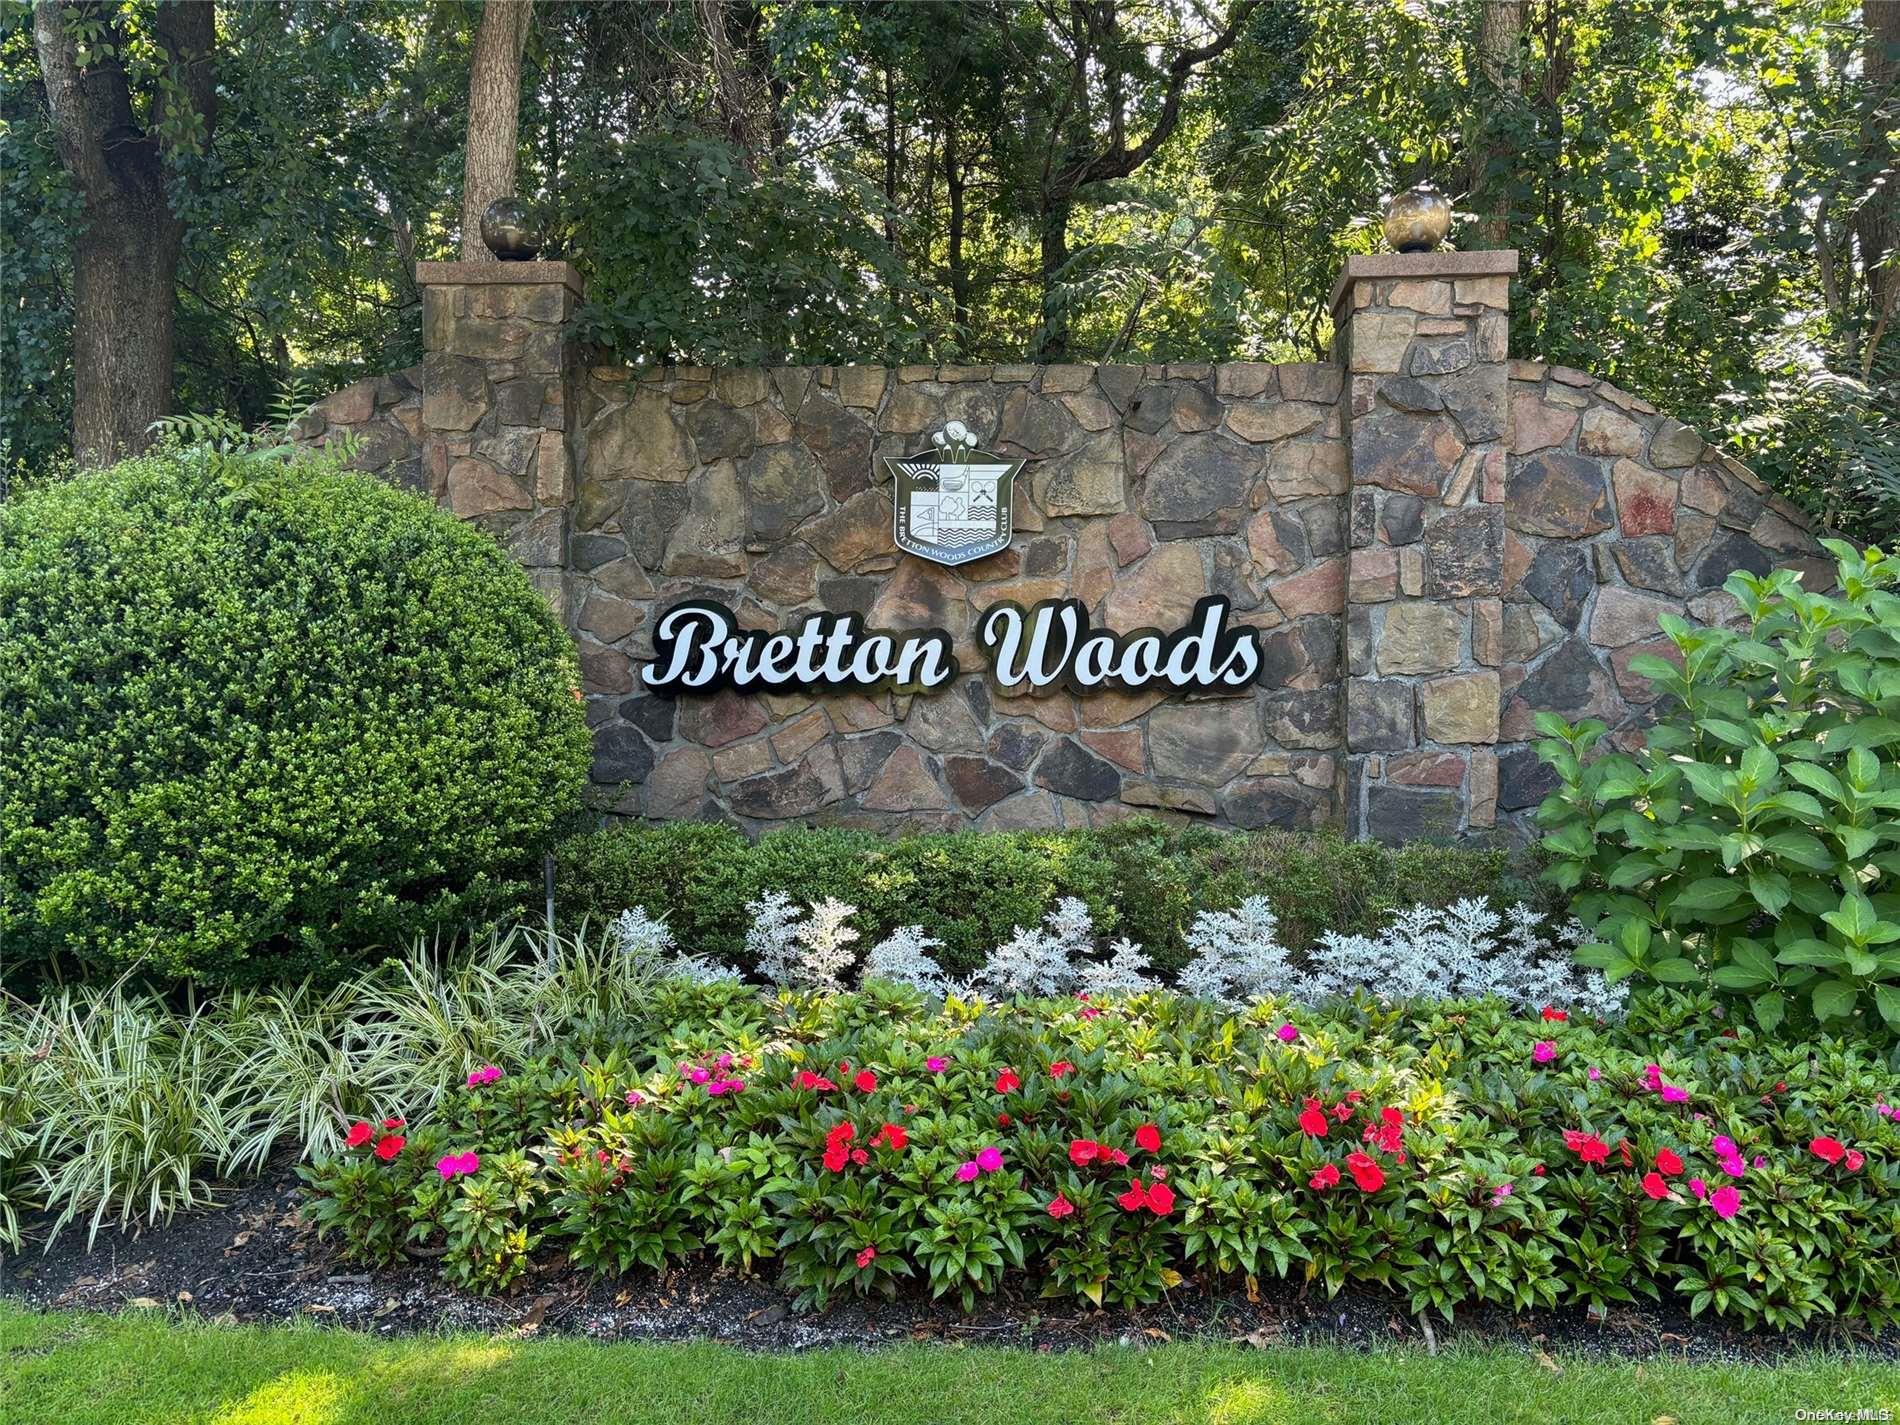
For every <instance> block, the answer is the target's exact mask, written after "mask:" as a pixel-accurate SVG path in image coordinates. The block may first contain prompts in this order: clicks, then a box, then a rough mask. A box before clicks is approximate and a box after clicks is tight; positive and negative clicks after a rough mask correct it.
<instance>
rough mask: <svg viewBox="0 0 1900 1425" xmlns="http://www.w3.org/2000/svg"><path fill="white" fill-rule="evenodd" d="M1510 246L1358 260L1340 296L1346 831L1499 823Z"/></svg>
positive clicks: (1454, 831) (1399, 835)
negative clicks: (1348, 472)
mask: <svg viewBox="0 0 1900 1425" xmlns="http://www.w3.org/2000/svg"><path fill="white" fill-rule="evenodd" d="M1516 271H1517V254H1516V253H1515V252H1429V253H1391V254H1382V255H1378V256H1372V257H1354V258H1349V259H1348V260H1347V264H1346V271H1345V273H1344V274H1343V275H1342V276H1341V277H1340V279H1339V283H1338V285H1337V286H1336V287H1335V288H1334V291H1333V320H1334V329H1335V331H1336V333H1337V339H1336V340H1337V349H1336V351H1335V357H1336V359H1337V360H1338V361H1339V362H1340V363H1341V364H1342V366H1343V367H1344V371H1345V377H1346V388H1345V392H1344V399H1345V401H1346V419H1347V422H1348V431H1349V434H1350V444H1351V458H1352V487H1351V493H1350V495H1349V496H1348V500H1349V502H1350V503H1349V508H1348V520H1349V529H1350V537H1349V542H1350V545H1351V554H1350V559H1349V563H1348V571H1347V584H1346V647H1347V673H1348V680H1347V686H1346V746H1347V754H1348V755H1347V772H1346V778H1347V780H1346V824H1347V831H1348V834H1349V835H1353V836H1368V837H1376V838H1378V839H1380V840H1385V841H1394V842H1396V841H1402V840H1405V839H1407V838H1410V837H1418V836H1438V837H1451V836H1456V835H1459V834H1461V833H1464V832H1467V831H1482V830H1483V829H1485V828H1488V827H1490V826H1491V825H1492V824H1493V823H1494V821H1495V820H1496V804H1497V754H1496V751H1495V744H1496V743H1497V740H1498V721H1499V710H1500V692H1501V690H1500V687H1499V680H1498V664H1499V663H1500V662H1501V661H1502V655H1501V647H1500V645H1501V630H1502V622H1503V605H1502V602H1501V595H1502V594H1503V580H1504V569H1503V564H1504V509H1503V502H1504V490H1505V464H1506V452H1507V447H1508V430H1507V426H1508V422H1509V413H1510V403H1509V400H1508V396H1507V391H1508V384H1507V383H1508V380H1509V370H1510V367H1509V355H1508V336H1509V331H1508V328H1509V293H1510V279H1511V274H1513V273H1515V272H1516Z"/></svg>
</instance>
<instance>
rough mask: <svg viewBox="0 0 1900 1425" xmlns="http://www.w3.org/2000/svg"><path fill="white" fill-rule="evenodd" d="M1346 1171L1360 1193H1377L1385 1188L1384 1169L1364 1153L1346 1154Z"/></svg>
mask: <svg viewBox="0 0 1900 1425" xmlns="http://www.w3.org/2000/svg"><path fill="white" fill-rule="evenodd" d="M1346 1171H1347V1172H1349V1173H1351V1174H1352V1180H1353V1181H1354V1182H1355V1183H1357V1184H1359V1191H1361V1192H1377V1191H1378V1190H1379V1189H1380V1188H1382V1187H1384V1186H1385V1169H1384V1168H1382V1167H1380V1166H1379V1165H1378V1164H1377V1163H1376V1162H1374V1161H1373V1160H1372V1158H1371V1157H1369V1156H1368V1155H1367V1154H1365V1153H1348V1154H1347V1155H1346Z"/></svg>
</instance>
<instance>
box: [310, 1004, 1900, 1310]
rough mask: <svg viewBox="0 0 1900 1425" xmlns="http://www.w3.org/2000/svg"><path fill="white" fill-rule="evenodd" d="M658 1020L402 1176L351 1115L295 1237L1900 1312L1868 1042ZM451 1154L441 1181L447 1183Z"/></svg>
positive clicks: (937, 1015) (842, 1282) (1418, 1026)
mask: <svg viewBox="0 0 1900 1425" xmlns="http://www.w3.org/2000/svg"><path fill="white" fill-rule="evenodd" d="M656 999H658V1000H661V1001H666V1003H664V1004H656V1015H655V1017H654V1019H653V1020H652V1021H651V1022H652V1023H653V1024H655V1025H656V1026H657V1025H660V1024H664V1025H666V1026H668V1027H667V1028H665V1029H664V1030H663V1031H659V1032H655V1033H642V1032H641V1031H640V1030H638V1029H637V1028H629V1030H628V1032H627V1033H626V1034H625V1036H624V1038H623V1040H622V1042H621V1044H620V1045H619V1046H617V1049H616V1051H615V1052H614V1053H612V1054H610V1055H607V1056H603V1057H588V1058H585V1059H582V1058H577V1056H576V1055H575V1054H574V1053H573V1052H571V1046H561V1047H560V1048H557V1051H556V1052H552V1053H543V1054H539V1055H536V1056H534V1057H532V1058H529V1059H526V1060H522V1061H518V1062H504V1063H502V1064H501V1065H500V1066H499V1068H500V1074H499V1077H498V1078H497V1079H496V1080H495V1081H494V1082H492V1083H482V1084H478V1085H477V1086H476V1087H473V1088H470V1089H467V1090H458V1091H455V1092H452V1093H451V1094H449V1095H448V1096H447V1098H445V1099H444V1100H442V1101H441V1102H440V1104H439V1106H438V1108H437V1109H436V1111H435V1112H434V1114H433V1115H432V1118H431V1121H430V1122H429V1123H428V1124H427V1125H426V1126H424V1127H423V1128H422V1129H421V1130H420V1132H417V1131H416V1130H415V1129H414V1128H412V1129H411V1130H410V1131H411V1133H412V1135H413V1136H412V1137H411V1139H410V1141H409V1143H408V1145H406V1146H405V1147H403V1149H402V1151H401V1152H400V1153H398V1154H397V1155H395V1158H394V1161H392V1162H388V1163H384V1162H381V1161H378V1160H377V1159H376V1158H375V1156H374V1148H373V1140H374V1133H373V1125H371V1124H369V1122H368V1121H367V1120H366V1121H365V1126H364V1128H363V1129H362V1130H360V1131H359V1133H358V1137H359V1139H361V1140H362V1141H361V1142H360V1143H359V1146H357V1147H356V1148H354V1149H345V1150H343V1151H341V1152H333V1153H326V1154H324V1155H322V1156H321V1157H320V1158H319V1160H318V1161H317V1162H316V1163H315V1164H313V1166H312V1167H311V1168H309V1169H308V1170H306V1172H305V1173H304V1177H305V1181H306V1183H307V1185H308V1189H309V1197H310V1203H309V1209H308V1210H309V1211H310V1214H311V1216H312V1217H313V1219H314V1220H315V1221H316V1222H318V1223H319V1225H320V1227H321V1229H322V1230H323V1231H324V1232H326V1233H334V1234H337V1235H338V1236H339V1237H340V1238H341V1242H342V1245H343V1248H344V1250H345V1252H346V1253H347V1254H349V1255H352V1256H354V1257H356V1258H358V1259H360V1260H365V1261H378V1260H384V1259H387V1258H388V1257H389V1256H392V1255H393V1254H394V1244H395V1243H397V1242H399V1241H401V1240H402V1235H403V1231H404V1230H407V1232H408V1233H409V1235H410V1237H411V1239H412V1240H415V1241H417V1242H418V1244H419V1245H420V1246H421V1247H422V1249H423V1250H424V1251H425V1252H429V1253H433V1252H434V1251H437V1250H446V1252H447V1253H448V1256H447V1258H446V1259H445V1270H447V1272H448V1273H449V1275H450V1276H451V1278H452V1279H453V1280H456V1281H458V1282H460V1283H462V1284H465V1285H468V1286H471V1287H473V1288H475V1289H477V1290H482V1291H498V1290H505V1289H507V1288H508V1286H509V1285H510V1283H511V1282H512V1281H513V1280H515V1279H516V1277H517V1276H518V1275H519V1273H520V1272H521V1271H522V1270H523V1269H524V1268H525V1269H532V1268H531V1264H530V1262H529V1261H528V1258H530V1257H531V1256H533V1255H534V1254H535V1252H536V1250H537V1249H536V1247H535V1245H534V1244H535V1243H536V1241H537V1239H538V1240H539V1243H540V1247H539V1251H540V1252H541V1253H542V1255H543V1256H544V1257H546V1258H547V1259H553V1258H554V1257H555V1256H556V1255H557V1254H565V1256H566V1258H567V1260H569V1261H570V1262H574V1263H577V1264H579V1265H582V1266H583V1267H586V1268H590V1269H592V1270H596V1271H599V1272H603V1273H609V1274H611V1273H618V1272H625V1271H627V1270H629V1269H631V1268H632V1267H633V1266H634V1265H635V1264H638V1265H641V1266H644V1267H646V1268H649V1269H654V1270H664V1269H665V1268H666V1267H667V1266H668V1265H669V1264H671V1263H674V1262H679V1261H682V1260H684V1259H686V1258H687V1257H689V1256H690V1255H691V1254H693V1253H694V1252H696V1251H699V1250H702V1249H704V1250H706V1251H708V1252H710V1253H712V1254H714V1255H716V1256H717V1257H718V1259H719V1261H720V1262H721V1263H722V1264H723V1265H725V1266H728V1267H731V1268H736V1269H741V1270H748V1271H750V1270H761V1271H764V1270H772V1271H776V1273H777V1275H778V1278H779V1280H780V1282H781V1284H782V1285H783V1286H784V1288H785V1289H786V1290H787V1291H788V1292H790V1293H791V1294H792V1295H793V1296H794V1298H795V1300H796V1303H797V1304H798V1305H799V1306H800V1307H805V1306H815V1307H819V1308H823V1307H824V1306H825V1305H826V1304H827V1303H828V1302H829V1301H831V1300H833V1299H835V1298H837V1297H840V1296H846V1295H871V1294H885V1295H888V1294H889V1293H890V1292H891V1291H892V1290H894V1288H895V1286H896V1284H897V1282H898V1281H900V1280H902V1279H905V1278H909V1279H913V1280H915V1281H917V1282H919V1283H924V1284H927V1285H928V1287H929V1289H930V1291H931V1294H932V1295H933V1296H936V1297H940V1298H944V1299H945V1300H946V1301H954V1302H956V1303H957V1304H959V1305H960V1306H961V1307H962V1308H963V1309H964V1310H966V1311H968V1310H971V1309H973V1308H974V1306H975V1305H976V1302H977V1300H978V1298H979V1297H981V1296H984V1295H987V1294H990V1293H993V1292H996V1291H999V1290H1005V1289H1012V1288H1013V1289H1015V1290H1018V1291H1028V1292H1033V1291H1036V1290H1040V1292H1041V1294H1042V1295H1043V1296H1047V1297H1052V1298H1057V1299H1060V1300H1064V1301H1067V1302H1069V1303H1071V1304H1073V1305H1074V1306H1076V1307H1078V1308H1083V1307H1084V1304H1085V1303H1087V1304H1089V1305H1105V1304H1106V1305H1116V1306H1124V1307H1133V1308H1139V1307H1142V1306H1146V1305H1151V1304H1153V1303H1155V1302H1157V1301H1158V1300H1160V1299H1161V1297H1162V1295H1163V1294H1164V1293H1165V1292H1166V1291H1167V1290H1168V1289H1169V1288H1170V1287H1172V1286H1174V1285H1176V1284H1178V1283H1179V1282H1180V1281H1181V1279H1182V1278H1183V1277H1184V1276H1186V1275H1188V1274H1189V1273H1194V1274H1198V1275H1199V1276H1201V1277H1202V1278H1203V1279H1204V1280H1222V1279H1224V1280H1225V1281H1227V1282H1229V1283H1232V1284H1234V1285H1238V1284H1239V1283H1240V1282H1241V1281H1244V1280H1246V1279H1247V1278H1252V1277H1267V1276H1276V1277H1289V1278H1292V1279H1293V1280H1296V1281H1303V1282H1307V1283H1311V1285H1312V1287H1313V1289H1315V1290H1324V1291H1325V1292H1326V1293H1327V1294H1328V1295H1334V1294H1337V1293H1339V1292H1341V1291H1342V1290H1345V1289H1347V1288H1348V1287H1351V1286H1357V1287H1360V1288H1374V1289H1380V1290H1383V1291H1385V1292H1388V1293H1391V1294H1392V1300H1393V1302H1394V1305H1395V1307H1397V1306H1399V1305H1400V1304H1402V1305H1403V1309H1405V1310H1408V1311H1412V1312H1422V1311H1432V1312H1436V1313H1440V1314H1442V1315H1444V1316H1447V1317H1450V1316H1452V1315H1454V1314H1455V1313H1456V1312H1459V1311H1463V1310H1469V1309H1471V1308H1473V1307H1479V1306H1490V1307H1493V1308H1497V1309H1501V1310H1505V1311H1524V1310H1528V1309H1534V1308H1543V1309H1549V1308H1565V1307H1570V1308H1575V1307H1591V1308H1608V1307H1611V1306H1614V1305H1620V1304H1627V1303H1630V1302H1633V1301H1636V1300H1638V1299H1648V1300H1652V1301H1663V1302H1666V1303H1668V1304H1670V1305H1674V1306H1678V1307H1681V1308H1686V1309H1687V1310H1688V1311H1689V1312H1690V1313H1691V1314H1692V1315H1700V1314H1703V1313H1704V1312H1707V1313H1710V1314H1712V1315H1716V1316H1720V1317H1723V1318H1725V1319H1729V1320H1733V1321H1736V1322H1738V1323H1741V1324H1743V1325H1748V1326H1757V1325H1765V1326H1769V1327H1772V1328H1776V1329H1795V1328H1799V1327H1803V1326H1808V1325H1818V1324H1820V1323H1822V1322H1824V1321H1826V1320H1828V1319H1829V1318H1838V1319H1840V1320H1841V1321H1843V1322H1846V1321H1853V1322H1856V1323H1859V1324H1860V1325H1862V1326H1865V1327H1872V1328H1875V1329H1882V1328H1887V1327H1891V1326H1893V1325H1895V1324H1897V1323H1900V1256H1897V1255H1896V1245H1895V1238H1894V1233H1893V1224H1894V1222H1895V1216H1896V1211H1897V1210H1900V1122H1896V1121H1895V1120H1894V1116H1893V1115H1894V1114H1895V1113H1896V1112H1900V1111H1897V1110H1895V1109H1894V1108H1893V1104H1894V1103H1895V1102H1896V1101H1900V1078H1896V1075H1895V1073H1894V1070H1893V1067H1892V1066H1891V1065H1887V1064H1883V1063H1882V1062H1881V1061H1880V1059H1879V1058H1878V1057H1877V1056H1876V1055H1875V1054H1874V1053H1872V1052H1871V1050H1870V1047H1869V1046H1868V1045H1867V1044H1866V1043H1865V1042H1864V1041H1860V1040H1838V1039H1830V1038H1826V1037H1816V1038H1815V1039H1813V1040H1812V1041H1809V1042H1806V1043H1802V1044H1789V1043H1785V1042H1782V1041H1780V1040H1779V1039H1777V1038H1776V1037H1774V1036H1769V1035H1765V1034H1763V1033H1762V1032H1760V1031H1759V1030H1757V1029H1756V1028H1755V1027H1754V1026H1752V1025H1749V1026H1744V1027H1742V1028H1740V1029H1739V1030H1738V1029H1735V1028H1730V1027H1725V1026H1724V1024H1723V1020H1722V1018H1721V1017H1720V1015H1719V1008H1718V1007H1717V1006H1716V1005H1715V1004H1714V1003H1713V1001H1711V1000H1710V999H1709V998H1708V997H1707V996H1696V997H1680V998H1677V999H1671V998H1670V997H1667V996H1654V997H1651V999H1650V1000H1649V1001H1648V1002H1647V1003H1645V1004H1644V1005H1643V1006H1641V1008H1640V1009H1639V1011H1638V1013H1636V1014H1634V1015H1632V1017H1631V1020H1630V1022H1629V1023H1627V1024H1624V1025H1620V1026H1606V1025H1603V1024H1593V1023H1589V1022H1586V1021H1584V1020H1582V1019H1581V1018H1580V1017H1574V1016H1573V1017H1572V1018H1571V1019H1569V1020H1568V1021H1564V1020H1558V1019H1543V1018H1527V1017H1520V1016H1517V1015H1513V1014H1511V1013H1510V1012H1508V1011H1506V1010H1504V1009H1503V1008H1502V1007H1501V1006H1500V1005H1499V1004H1498V1003H1497V1002H1495V1001H1465V1002H1445V1003H1440V1004H1433V1005H1429V1006H1412V1007H1406V1006H1391V1007H1388V1006H1383V1005H1378V1004H1375V1003H1374V1002H1373V1001H1371V1000H1369V999H1361V1000H1360V1001H1359V1002H1357V1003H1334V1004H1332V1005H1329V1006H1328V1007H1326V1008H1325V1009H1323V1010H1320V1011H1317V1012H1313V1013H1308V1012H1306V1011H1297V1012H1292V1013H1291V1014H1290V1016H1289V1011H1287V1010H1286V1009H1285V1008H1284V1007H1282V1006H1277V1005H1274V1004H1272V1003H1265V1002H1263V1003H1260V1004H1257V1005H1255V1006H1254V1007H1253V1008H1251V1009H1250V1010H1248V1011H1246V1012H1245V1013H1243V1014H1238V1015H1229V1014H1227V1013H1225V1012H1223V1011H1220V1010H1218V1009H1216V1008H1214V1007H1212V1006H1210V1005H1208V1004H1206V1003H1202V1002H1196V1001H1192V1000H1187V999H1182V998H1177V997H1174V996H1171V995H1167V994H1143V995H1135V996H1126V997H1124V996H1116V997H1111V998H1105V999H1101V1000H1098V1001H1094V1002H1091V1003H1090V1004H1087V1005H1083V1004H1079V1003H1078V1002H1077V1001H1075V1000H1074V999H1072V998H1063V999H1057V1000H1041V1001H1015V1002H1012V1003H1009V1004H1003V1005H995V1006H989V1007H987V1008H983V1009H981V1010H979V1009H977V1008H975V1007H973V1006H971V1005H967V1004H960V1003H956V1002H952V1003H948V1004H945V1005H942V1006H940V1007H935V1008H932V1007H929V1006H926V1005H925V1004H924V1003H922V1002H921V1001H920V1000H919V999H918V998H917V997H916V996H914V995H909V994H906V993H904V992H901V991H895V990H892V989H890V988H888V987H882V988H873V989H872V990H869V991H866V992H864V993H861V994H855V995H852V994H846V995H826V996H812V995H798V994H784V995H777V996H771V997H764V996H759V995H756V994H752V993H748V992H746V991H744V990H742V989H739V988H738V987H736V986H732V985H729V984H728V985H719V986H713V987H710V988H684V987H680V986H677V985H675V986H668V987H664V988H662V989H660V990H659V991H657V992H656ZM1289 1024H1290V1026H1291V1031H1292V1033H1291V1038H1290V1039H1289V1038H1287V1037H1285V1031H1283V1029H1282V1026H1284V1025H1289ZM1540 1046H1542V1047H1540ZM1665 1089H1666V1090H1668V1091H1667V1092H1665ZM537 1104H538V1105H539V1108H538V1110H537V1108H536V1105H537ZM387 1107H388V1109H389V1111H390V1112H392V1113H394V1114H395V1115H396V1116H398V1117H406V1118H417V1117H420V1114H419V1113H412V1112H408V1111H405V1106H404V1105H402V1104H401V1103H399V1102H398V1103H392V1104H389V1105H387ZM1117 1154H1121V1155H1123V1156H1121V1157H1120V1158H1119V1159H1118V1158H1117V1156H1116V1155H1117ZM438 1155H454V1157H455V1158H456V1159H457V1160H459V1163H460V1165H461V1168H462V1169H466V1171H465V1172H464V1173H463V1175H461V1176H457V1177H455V1178H454V1179H453V1180H452V1181H450V1182H448V1183H447V1184H446V1185H445V1184H444V1182H443V1178H442V1175H441V1174H439V1173H436V1172H432V1171H431V1166H432V1165H433V1164H434V1163H436V1162H437V1161H439V1157H438ZM451 1170H454V1165H451ZM471 1217H473V1218H475V1219H477V1220H479V1222H480V1223H481V1225H482V1233H483V1235H482V1236H481V1237H480V1238H479V1239H478V1240H479V1241H480V1243H481V1251H482V1254H483V1256H482V1270H480V1271H468V1270H462V1269H460V1268H459V1267H458V1257H459V1256H461V1255H464V1254H467V1253H468V1252H469V1248H468V1247H467V1245H466V1244H467V1243H468V1242H469V1241H470V1233H469V1229H468V1222H469V1219H470V1218H471Z"/></svg>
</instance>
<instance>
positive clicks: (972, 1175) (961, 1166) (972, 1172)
mask: <svg viewBox="0 0 1900 1425" xmlns="http://www.w3.org/2000/svg"><path fill="white" fill-rule="evenodd" d="M979 1171H980V1170H979V1169H978V1167H977V1166H976V1159H974V1158H971V1159H970V1160H969V1161H967V1162H962V1163H958V1164H957V1181H958V1182H960V1183H973V1182H975V1181H976V1175H977V1173H978V1172H979Z"/></svg>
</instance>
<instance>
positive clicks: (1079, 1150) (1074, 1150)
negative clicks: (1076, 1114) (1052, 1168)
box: [1069, 1138, 1104, 1168]
mask: <svg viewBox="0 0 1900 1425" xmlns="http://www.w3.org/2000/svg"><path fill="white" fill-rule="evenodd" d="M1102 1156H1104V1154H1103V1152H1102V1145H1101V1144H1100V1143H1097V1142H1094V1141H1093V1140H1091V1139H1088V1138H1075V1139H1071V1140H1070V1142H1069V1161H1070V1162H1071V1163H1074V1164H1075V1165H1076V1167H1078V1168H1080V1167H1082V1166H1084V1165H1085V1164H1088V1163H1092V1162H1094V1161H1095V1160H1096V1159H1097V1158H1099V1157H1102Z"/></svg>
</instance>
